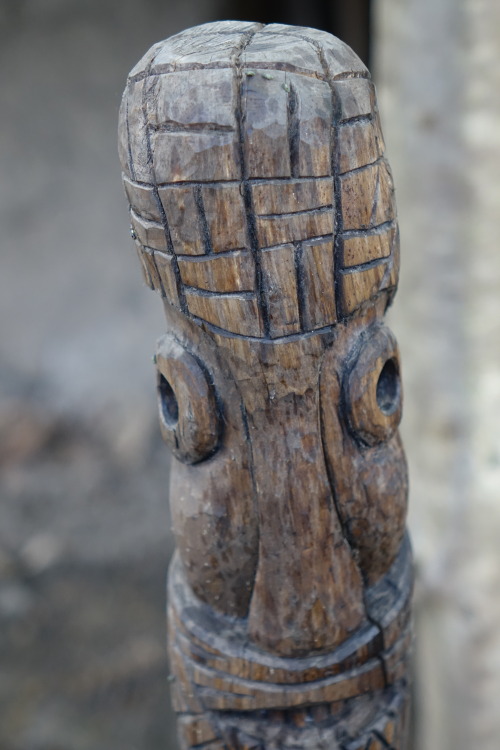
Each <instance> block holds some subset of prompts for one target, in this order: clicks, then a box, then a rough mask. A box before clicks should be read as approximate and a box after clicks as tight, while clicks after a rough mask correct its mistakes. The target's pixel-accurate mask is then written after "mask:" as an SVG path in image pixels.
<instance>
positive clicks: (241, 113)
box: [121, 24, 407, 655]
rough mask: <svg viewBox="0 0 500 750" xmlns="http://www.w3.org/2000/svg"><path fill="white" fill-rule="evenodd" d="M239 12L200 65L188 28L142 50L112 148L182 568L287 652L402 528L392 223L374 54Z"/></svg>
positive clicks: (265, 644) (371, 577)
mask: <svg viewBox="0 0 500 750" xmlns="http://www.w3.org/2000/svg"><path fill="white" fill-rule="evenodd" d="M217 26H218V25H217V24H215V25H210V26H209V27H207V32H206V33H207V34H212V35H214V34H215V35H217V34H219V33H222V32H220V29H218V28H217ZM244 26H245V25H244V24H243V25H242V28H241V31H240V32H238V33H236V32H235V33H231V34H229V33H225V32H224V39H223V40H222V41H223V43H222V41H221V44H220V47H217V48H216V51H215V52H214V46H213V44H212V45H211V54H210V60H208V59H207V60H205V59H204V56H203V50H200V49H199V48H197V49H196V50H191V49H190V48H189V37H183V35H182V34H180V35H178V36H177V37H173V38H172V39H171V40H169V41H168V42H167V43H164V44H162V45H157V46H156V47H155V48H153V49H152V50H151V51H150V52H149V53H148V54H147V55H146V56H145V58H144V59H143V61H142V62H141V63H139V66H138V67H137V68H136V69H135V70H134V71H132V73H131V76H130V79H129V83H128V87H127V90H126V92H125V95H124V99H123V104H122V110H121V113H122V114H121V116H122V128H121V132H122V141H121V156H122V164H123V168H124V172H125V174H124V184H125V189H126V192H127V196H128V198H129V202H130V205H131V221H132V236H133V238H134V239H135V240H136V244H137V249H138V252H139V257H140V258H141V261H142V264H143V269H144V272H145V278H146V281H147V283H148V284H149V285H150V286H152V287H153V288H155V289H157V290H159V291H160V292H161V294H162V296H163V297H164V300H165V312H166V316H167V322H168V330H169V333H168V334H167V335H166V336H165V337H164V338H163V339H162V340H161V341H160V343H159V347H158V352H157V367H158V394H159V405H160V424H161V429H162V434H163V436H164V438H165V440H166V442H167V443H168V444H169V445H170V446H171V448H172V450H173V453H174V456H175V457H176V459H177V461H176V462H175V465H174V466H173V468H172V478H171V504H172V514H173V519H174V527H175V532H176V537H177V542H178V547H179V552H180V556H181V558H182V562H183V567H184V571H185V575H186V576H187V579H188V581H189V583H190V585H191V587H192V589H193V590H194V592H195V593H196V594H197V595H198V596H199V597H200V598H201V599H203V600H204V601H206V602H207V603H209V604H211V605H212V607H213V608H215V609H216V610H218V611H220V612H223V613H226V614H230V615H236V616H238V617H248V632H249V637H250V638H251V640H253V641H254V642H255V643H256V644H258V645H259V646H260V647H262V648H264V649H271V650H275V651H278V653H282V654H286V655H296V654H300V653H305V652H310V651H311V650H315V649H317V650H323V649H328V648H332V647H333V646H335V645H337V644H338V643H341V642H342V641H343V640H345V639H346V638H347V637H348V636H349V634H351V633H352V632H354V631H355V630H356V628H357V627H358V626H359V624H360V623H361V622H362V620H363V618H364V602H363V590H364V587H365V586H369V585H371V584H373V583H374V582H375V581H376V580H378V579H379V578H380V576H382V575H383V574H384V572H385V571H386V570H387V568H388V567H389V566H390V564H391V562H392V561H393V559H394V557H395V555H396V553H397V551H398V549H399V546H400V542H401V539H402V535H403V531H404V517H405V509H406V491H407V481H406V471H405V468H404V460H403V455H402V448H401V444H400V441H399V437H398V434H397V426H398V423H399V420H400V416H401V385H400V377H399V375H400V365H399V354H398V351H397V346H396V343H395V341H394V338H393V336H392V334H391V333H390V332H389V331H388V329H387V328H385V327H384V326H383V324H382V317H383V314H384V312H385V309H386V307H387V305H388V304H389V302H390V300H391V299H392V296H393V294H394V292H395V288H396V284H397V276H398V262H399V261H398V258H399V238H398V232H397V224H396V214H395V206H394V200H393V187H392V181H391V176H390V172H389V168H388V165H387V163H386V161H385V159H384V157H383V149H384V146H383V140H382V135H381V131H380V125H379V120H378V113H377V109H376V103H375V94H374V88H373V85H372V83H371V82H370V80H369V76H368V73H367V71H366V69H364V67H363V66H362V65H361V63H360V62H359V61H358V60H357V58H355V57H354V56H353V55H352V53H351V52H350V50H348V48H346V47H344V45H342V44H341V43H340V42H338V40H334V41H333V42H332V40H333V37H330V36H329V35H326V36H327V37H328V44H330V46H331V45H332V44H334V45H339V49H335V50H332V54H331V55H330V54H326V56H325V54H322V55H320V54H318V50H317V48H316V46H315V43H314V36H313V35H314V34H315V33H317V34H321V32H311V34H312V36H311V38H310V39H309V40H305V39H304V38H302V37H301V36H300V35H298V34H295V35H294V34H293V33H290V27H281V26H279V25H272V26H268V27H265V29H263V30H262V31H259V32H258V33H257V34H255V35H254V36H250V35H249V34H248V33H247V32H246V31H245V29H244V28H243V27H244ZM269 34H273V35H274V36H275V37H276V38H275V40H274V41H275V45H274V49H275V54H276V57H275V58H273V59H269V55H268V56H267V57H266V59H265V60H264V59H263V58H262V52H261V47H260V46H259V35H261V36H265V37H267V38H269V37H268V35H269ZM207 39H208V37H207ZM321 39H322V42H324V39H323V37H321ZM325 44H326V42H325ZM264 46H266V45H264ZM327 49H329V48H327ZM273 54H274V53H273ZM193 55H194V56H195V58H196V66H195V67H194V69H193V64H192V63H193V60H194V58H193ZM284 61H285V62H284ZM346 71H348V72H349V75H348V76H347V75H346ZM402 467H403V468H402ZM283 540H286V544H284V543H283ZM290 540H292V541H290ZM284 580H292V581H293V585H292V586H286V587H285V586H281V585H280V582H282V581H284Z"/></svg>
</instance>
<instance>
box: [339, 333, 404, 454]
mask: <svg viewBox="0 0 500 750" xmlns="http://www.w3.org/2000/svg"><path fill="white" fill-rule="evenodd" d="M344 388H345V403H346V407H347V419H348V424H349V427H350V430H351V432H352V433H353V434H354V436H355V437H357V438H358V439H360V440H361V441H362V442H363V443H365V444H366V445H376V444H377V443H383V442H386V441H387V440H389V438H390V437H391V436H392V435H393V434H394V432H395V431H396V429H397V427H398V425H399V423H400V421H401V411H402V401H403V399H402V388H401V377H400V361H399V350H398V345H397V342H396V339H395V337H394V335H393V334H392V332H391V331H390V330H389V329H388V328H386V327H385V326H381V327H380V328H377V329H376V331H375V332H374V333H373V332H370V334H369V335H368V336H367V337H366V339H365V340H364V342H363V343H362V345H361V348H360V350H359V353H358V355H357V357H356V360H355V362H354V365H353V367H352V369H351V370H350V372H349V374H348V376H347V380H346V382H345V385H344Z"/></svg>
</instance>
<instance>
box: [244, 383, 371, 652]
mask: <svg viewBox="0 0 500 750" xmlns="http://www.w3.org/2000/svg"><path fill="white" fill-rule="evenodd" d="M252 422H253V424H252V427H253V429H252V430H251V437H252V451H253V457H254V476H255V484H256V494H257V504H258V513H259V520H260V524H259V528H260V538H259V557H258V565H257V572H256V578H255V586H254V591H253V596H252V600H251V605H250V613H249V633H250V636H251V638H252V639H253V640H254V641H255V642H256V643H257V644H258V645H259V646H261V647H262V648H264V649H267V650H272V651H275V652H278V653H280V654H282V655H284V656H294V655H299V654H303V653H308V652H310V651H314V650H323V649H327V648H331V647H333V646H335V645H337V644H338V643H341V642H342V641H343V640H345V639H346V638H347V637H348V635H349V634H350V633H351V632H352V631H353V630H354V629H355V628H356V627H357V626H358V625H359V623H360V622H361V620H362V617H363V606H362V582H361V578H360V575H359V572H358V570H357V568H356V566H355V564H354V562H353V560H352V556H351V553H350V549H349V547H348V545H347V543H346V541H345V539H344V537H343V534H342V530H341V527H340V523H339V519H338V517H337V514H336V511H335V508H334V502H333V498H332V494H331V488H330V484H329V481H328V477H327V472H326V466H325V463H324V459H323V448H322V444H321V435H320V432H319V429H318V388H317V387H316V388H315V389H312V388H311V389H309V390H307V391H306V392H305V393H304V395H302V396H292V397H289V398H283V399H278V400H274V401H271V402H270V404H269V409H268V410H267V411H266V413H265V414H260V415H259V414H257V415H253V419H252ZM285 540H287V543H285ZM338 570H342V576H338V575H336V574H335V573H334V571H338ZM285 580H288V581H290V582H291V585H287V586H283V581H285Z"/></svg>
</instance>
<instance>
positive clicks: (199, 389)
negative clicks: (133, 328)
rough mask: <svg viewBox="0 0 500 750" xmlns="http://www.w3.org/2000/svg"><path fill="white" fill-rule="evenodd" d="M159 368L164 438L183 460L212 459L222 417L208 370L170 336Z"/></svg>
mask: <svg viewBox="0 0 500 750" xmlns="http://www.w3.org/2000/svg"><path fill="white" fill-rule="evenodd" d="M156 367H157V371H158V382H157V390H158V408H159V412H160V429H161V434H162V437H163V439H164V441H165V442H166V443H167V445H168V446H170V448H171V449H172V452H173V454H174V456H175V457H176V458H177V459H179V461H182V462H183V463H187V464H195V463H198V462H199V461H203V459H205V458H209V457H210V456H211V455H213V453H214V452H215V450H216V449H217V446H218V444H219V437H220V431H221V424H222V420H221V419H220V415H219V409H218V405H217V401H216V398H215V390H214V386H213V384H212V383H211V382H210V380H209V378H208V374H207V372H206V371H205V369H204V368H203V367H202V366H201V364H200V363H199V361H198V360H197V359H196V358H195V357H194V356H193V355H192V354H190V353H189V352H188V351H186V349H184V347H183V346H181V344H179V342H178V341H176V340H175V339H173V338H172V337H170V336H165V337H163V338H162V339H160V342H159V344H158V351H157V354H156Z"/></svg>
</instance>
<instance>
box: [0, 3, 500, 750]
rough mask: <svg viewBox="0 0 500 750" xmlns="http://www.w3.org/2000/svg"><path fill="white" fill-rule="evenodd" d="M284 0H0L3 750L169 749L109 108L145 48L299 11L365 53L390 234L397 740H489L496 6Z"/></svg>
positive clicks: (498, 661)
mask: <svg viewBox="0 0 500 750" xmlns="http://www.w3.org/2000/svg"><path fill="white" fill-rule="evenodd" d="M307 5H308V7H307V8H304V7H303V4H299V3H298V2H297V0H288V2H287V1H286V0H281V1H280V0H274V2H273V1H271V0H268V1H267V2H264V0H255V2H253V3H250V2H249V0H240V2H238V3H237V2H231V0H182V2H181V1H180V0H175V1H173V0H170V2H168V3H167V2H160V0H144V1H143V2H139V1H138V0H121V1H120V2H118V0H100V1H99V2H98V0H87V1H86V2H85V3H82V2H78V0H0V60H1V65H0V112H1V125H0V227H1V234H0V243H1V250H2V266H1V274H0V364H1V369H0V467H1V477H0V493H1V504H0V664H1V667H0V750H100V749H101V748H107V750H114V749H115V748H116V750H118V748H120V750H160V748H161V749H162V750H166V749H167V748H172V749H173V748H174V747H175V739H174V728H173V723H172V716H171V713H170V710H169V706H168V700H167V690H168V681H167V674H168V666H167V662H166V657H165V650H164V599H165V594H164V580H165V571H166V566H167V561H168V557H169V554H170V551H171V547H172V539H171V535H170V528H169V517H168V502H167V481H168V455H167V452H166V450H165V449H164V448H163V446H162V444H161V442H160V439H159V431H158V428H157V425H156V405H155V394H154V376H153V367H152V363H151V353H152V351H153V349H154V344H155V340H156V338H157V337H158V336H159V335H160V334H161V333H162V331H163V322H162V311H161V305H160V301H159V299H158V298H157V297H156V296H155V295H154V294H153V293H151V292H149V291H148V290H147V289H146V288H145V287H144V286H143V285H142V284H141V275H140V269H139V264H138V262H137V259H136V257H135V254H134V251H133V246H132V243H131V241H130V238H129V234H128V219H127V210H126V202H125V199H124V197H123V195H122V189H121V184H120V175H119V166H118V157H117V152H116V124H117V111H118V105H119V101H120V97H121V92H122V89H123V86H124V83H125V79H126V75H127V73H128V71H129V69H130V68H131V67H132V66H133V65H134V64H135V62H136V61H137V60H138V59H139V58H140V57H141V56H142V54H143V53H144V52H145V51H146V49H147V48H148V47H149V46H150V45H151V44H153V43H154V42H156V41H158V40H159V39H161V38H164V37H166V36H169V35H170V34H173V33H175V32H176V31H178V30H180V29H182V28H185V27H188V26H192V25H195V24H197V23H203V22H205V21H209V20H215V19H219V18H224V17H226V18H229V17H232V18H245V19H247V20H262V21H282V22H289V23H297V24H305V25H316V26H319V27H322V28H326V29H328V30H330V31H333V32H334V33H337V34H338V35H340V36H342V37H343V38H344V39H345V40H346V41H348V42H349V43H350V44H352V45H353V46H354V47H355V49H356V50H357V51H358V53H360V54H361V55H363V56H364V57H365V59H366V58H367V57H368V55H369V56H370V64H371V67H372V70H373V72H374V75H375V79H376V82H377V87H378V90H379V97H380V106H381V112H382V121H383V125H384V131H385V135H386V140H387V146H388V155H389V158H390V160H391V164H392V166H393V171H394V174H395V181H396V187H397V195H398V205H399V211H400V219H401V230H402V242H403V270H402V277H401V288H400V292H399V295H398V297H397V301H396V304H395V307H394V310H393V312H392V313H391V325H392V327H393V328H394V330H395V332H396V333H397V335H398V338H399V341H400V344H401V348H402V353H403V363H404V376H405V385H406V413H405V418H404V422H403V432H404V438H405V443H406V448H407V453H408V456H409V462H410V471H411V481H412V494H411V504H412V511H411V515H410V521H411V528H412V533H413V538H414V546H415V552H416V560H417V567H418V584H417V591H416V620H417V652H416V688H415V691H416V739H415V747H416V748H417V749H418V750H448V749H449V750H451V749H452V748H453V750H471V748H473V747H474V748H478V749H479V748H481V750H490V749H491V750H498V747H500V712H499V711H498V709H497V706H498V703H499V701H500V545H499V543H498V540H499V538H500V506H499V503H498V497H499V494H500V492H499V488H500V430H499V428H498V422H499V416H500V335H499V334H500V331H499V328H500V253H499V251H498V241H499V240H498V238H499V236H500V209H499V205H500V178H499V173H500V169H499V167H500V94H499V93H498V92H499V91H500V7H499V6H498V5H497V4H496V3H495V0H432V1H431V0H405V1H404V2H402V0H374V1H373V2H372V3H371V6H370V3H369V2H368V0H355V1H354V0H353V1H352V2H351V3H349V4H341V3H335V2H329V3H327V2H322V1H321V0H317V1H316V2H314V1H313V0H311V2H310V3H308V4H307ZM347 5H348V7H346V6H347Z"/></svg>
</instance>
